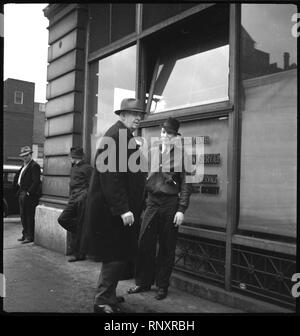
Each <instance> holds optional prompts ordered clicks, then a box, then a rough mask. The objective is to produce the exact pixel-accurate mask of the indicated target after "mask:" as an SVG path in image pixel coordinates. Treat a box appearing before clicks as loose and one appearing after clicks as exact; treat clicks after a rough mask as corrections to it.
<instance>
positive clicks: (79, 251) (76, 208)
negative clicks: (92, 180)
mask: <svg viewBox="0 0 300 336" xmlns="http://www.w3.org/2000/svg"><path fill="white" fill-rule="evenodd" d="M85 202H86V192H83V193H82V194H80V195H77V197H71V198H70V199H69V202H68V204H67V206H66V208H65V209H64V210H63V212H62V213H61V214H60V216H59V217H58V219H57V221H58V222H59V224H60V225H61V226H62V227H63V228H64V229H66V230H67V231H69V232H71V250H72V253H73V254H74V255H75V256H81V255H84V254H85V253H84V251H83V248H82V230H83V224H84V211H85Z"/></svg>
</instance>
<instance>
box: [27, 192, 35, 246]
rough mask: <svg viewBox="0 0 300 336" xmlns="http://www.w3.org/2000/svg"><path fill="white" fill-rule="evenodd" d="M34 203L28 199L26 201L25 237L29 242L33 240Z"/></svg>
mask: <svg viewBox="0 0 300 336" xmlns="http://www.w3.org/2000/svg"><path fill="white" fill-rule="evenodd" d="M35 208H36V201H32V200H31V199H30V198H29V197H28V198H27V200H26V223H27V231H26V236H27V238H28V239H29V240H32V241H33V240H34V225H35V221H34V215H35Z"/></svg>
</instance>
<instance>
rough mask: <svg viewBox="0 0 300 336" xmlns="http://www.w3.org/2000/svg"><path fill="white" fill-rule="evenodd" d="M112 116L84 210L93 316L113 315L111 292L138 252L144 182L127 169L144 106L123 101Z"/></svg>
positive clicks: (114, 297) (136, 148) (136, 151)
mask: <svg viewBox="0 0 300 336" xmlns="http://www.w3.org/2000/svg"><path fill="white" fill-rule="evenodd" d="M115 113H116V114H117V115H119V117H120V120H119V121H117V122H116V123H115V124H114V125H113V126H112V127H111V128H109V130H108V131H107V132H106V133H105V135H104V137H103V138H102V141H101V143H100V146H99V148H98V150H97V152H96V156H95V167H94V171H93V174H92V178H91V182H90V187H89V192H88V198H87V205H86V207H87V211H86V214H87V216H86V228H87V231H86V237H87V244H88V251H89V253H91V254H92V255H94V256H95V257H96V258H97V259H98V260H99V261H102V268H101V272H100V276H99V280H98V284H97V293H96V296H95V300H94V311H95V312H97V313H114V312H118V309H119V307H118V303H119V302H120V298H118V297H117V295H116V288H117V285H118V281H119V280H120V279H121V278H122V274H123V272H124V270H125V267H126V264H127V263H128V262H129V261H132V260H133V259H134V258H135V256H136V253H137V243H138V224H139V217H140V214H141V211H142V204H143V198H144V185H145V177H146V174H145V173H143V172H142V171H141V170H139V171H132V167H130V164H129V161H130V157H131V156H132V155H136V157H139V153H140V152H139V146H138V144H137V143H136V142H135V140H134V137H133V135H132V132H134V131H135V130H136V129H137V128H138V126H139V123H140V121H141V118H142V116H143V114H144V109H143V103H142V102H141V101H140V100H137V99H133V98H129V99H124V100H123V101H122V103H121V108H120V110H117V111H115ZM106 164H108V165H107V166H106V167H104V166H105V165H106Z"/></svg>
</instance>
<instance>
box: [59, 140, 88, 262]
mask: <svg viewBox="0 0 300 336" xmlns="http://www.w3.org/2000/svg"><path fill="white" fill-rule="evenodd" d="M70 158H71V164H72V168H71V174H70V197H69V202H68V204H67V206H66V208H65V209H64V211H63V212H62V213H61V215H60V216H59V217H58V219H57V221H58V223H59V224H60V225H61V226H62V227H63V228H64V229H66V230H67V231H69V232H71V250H72V254H73V256H72V257H71V258H70V259H69V260H68V261H69V262H74V261H79V260H84V259H85V253H84V251H83V245H82V227H83V224H84V211H85V202H86V195H87V191H88V187H89V183H90V178H91V175H92V170H93V168H92V167H91V165H90V164H88V163H87V162H85V161H84V153H83V149H82V148H75V147H72V148H71V150H70Z"/></svg>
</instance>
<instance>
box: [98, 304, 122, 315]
mask: <svg viewBox="0 0 300 336" xmlns="http://www.w3.org/2000/svg"><path fill="white" fill-rule="evenodd" d="M120 312H121V310H120V308H118V307H113V306H110V305H108V304H103V305H98V304H94V313H96V314H117V313H120Z"/></svg>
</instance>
